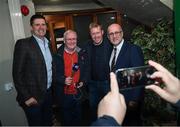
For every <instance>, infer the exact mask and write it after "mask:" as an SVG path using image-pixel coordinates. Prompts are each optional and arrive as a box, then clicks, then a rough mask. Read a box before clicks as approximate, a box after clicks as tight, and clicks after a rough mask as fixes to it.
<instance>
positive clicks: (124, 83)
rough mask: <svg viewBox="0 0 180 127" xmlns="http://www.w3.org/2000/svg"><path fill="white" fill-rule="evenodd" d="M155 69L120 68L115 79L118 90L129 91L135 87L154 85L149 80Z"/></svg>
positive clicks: (153, 81) (152, 80)
mask: <svg viewBox="0 0 180 127" xmlns="http://www.w3.org/2000/svg"><path fill="white" fill-rule="evenodd" d="M155 71H156V69H155V68H154V67H152V66H149V65H147V66H139V67H132V68H122V69H118V70H116V72H115V73H116V77H117V81H118V85H119V88H120V89H131V88H135V87H143V86H146V85H150V84H153V83H155V80H154V79H151V78H150V75H151V74H153V73H154V72H155Z"/></svg>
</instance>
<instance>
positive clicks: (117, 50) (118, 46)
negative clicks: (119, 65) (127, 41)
mask: <svg viewBox="0 0 180 127" xmlns="http://www.w3.org/2000/svg"><path fill="white" fill-rule="evenodd" d="M123 43H124V39H122V41H121V42H120V43H119V44H118V45H117V46H114V48H116V58H115V63H116V60H117V58H118V55H119V53H120V51H121V48H122V46H123ZM113 57H114V50H113V51H112V53H111V58H110V61H109V67H110V69H111V63H112V59H113Z"/></svg>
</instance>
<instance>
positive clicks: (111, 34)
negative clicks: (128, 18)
mask: <svg viewBox="0 0 180 127" xmlns="http://www.w3.org/2000/svg"><path fill="white" fill-rule="evenodd" d="M120 33H122V31H117V32H114V33H109V34H108V35H109V36H112V37H113V36H114V35H115V36H118V35H119V34H120Z"/></svg>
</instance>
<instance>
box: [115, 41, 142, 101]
mask: <svg viewBox="0 0 180 127" xmlns="http://www.w3.org/2000/svg"><path fill="white" fill-rule="evenodd" d="M143 65H144V56H143V53H142V50H141V48H140V47H139V46H137V45H134V44H130V43H128V42H125V41H124V44H123V45H122V48H121V51H120V52H119V54H118V57H117V60H116V69H120V68H129V67H137V66H143ZM143 91H144V90H143V88H135V89H131V90H123V91H121V93H122V94H123V95H124V97H125V100H126V102H129V101H132V100H134V101H139V100H141V99H142V98H143Z"/></svg>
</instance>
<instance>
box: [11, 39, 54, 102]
mask: <svg viewBox="0 0 180 127" xmlns="http://www.w3.org/2000/svg"><path fill="white" fill-rule="evenodd" d="M52 66H53V65H52ZM13 80H14V84H15V88H16V90H17V101H18V102H19V104H20V105H21V104H24V102H25V101H26V100H28V99H29V98H31V97H34V98H35V99H37V101H38V103H41V102H42V100H43V99H44V95H45V93H46V90H47V70H46V64H45V61H44V57H43V54H42V52H41V49H40V47H39V45H38V43H37V41H36V39H35V38H34V37H33V36H31V37H29V38H25V39H20V40H18V41H17V42H16V45H15V49H14V59H13Z"/></svg>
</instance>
